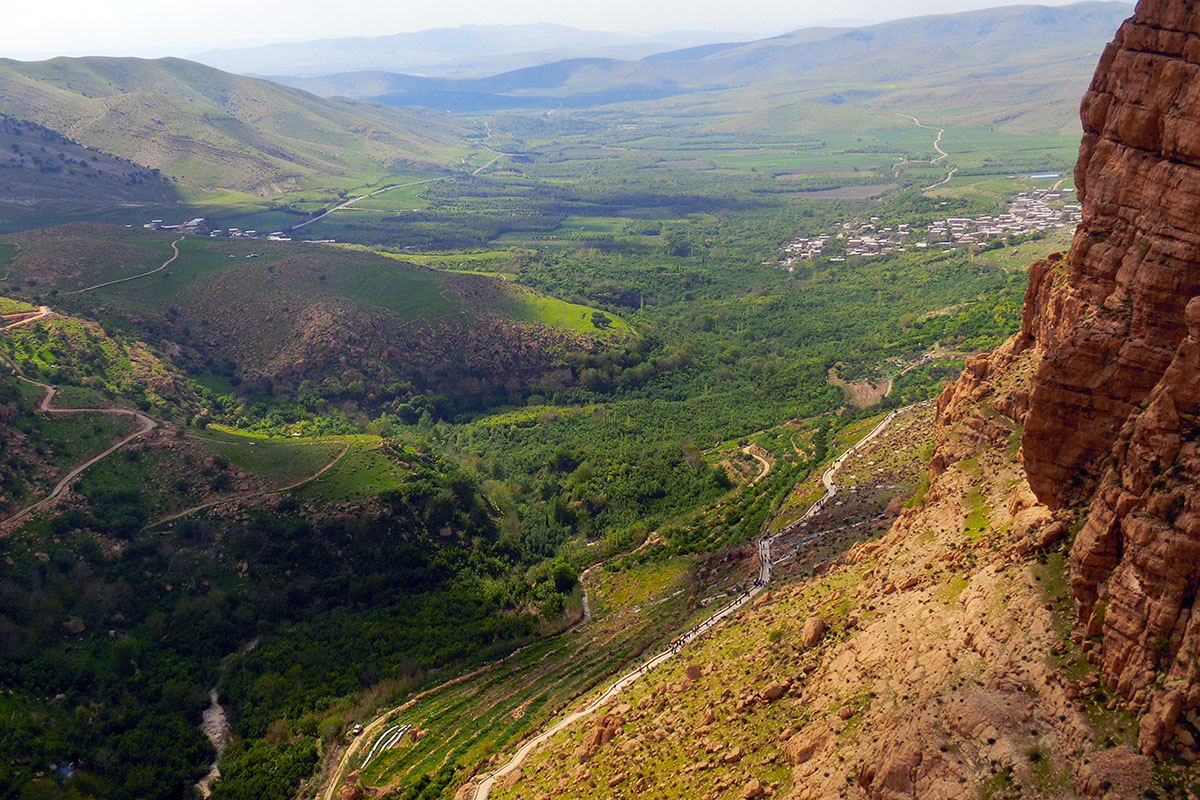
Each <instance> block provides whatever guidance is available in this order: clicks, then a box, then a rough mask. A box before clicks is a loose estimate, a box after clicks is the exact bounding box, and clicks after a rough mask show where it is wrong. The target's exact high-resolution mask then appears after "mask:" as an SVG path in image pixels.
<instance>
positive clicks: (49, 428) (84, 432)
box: [36, 414, 137, 470]
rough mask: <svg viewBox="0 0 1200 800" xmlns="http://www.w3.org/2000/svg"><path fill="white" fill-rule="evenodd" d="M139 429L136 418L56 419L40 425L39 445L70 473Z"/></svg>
mask: <svg viewBox="0 0 1200 800" xmlns="http://www.w3.org/2000/svg"><path fill="white" fill-rule="evenodd" d="M136 427H137V423H136V422H135V421H134V419H133V418H132V417H128V416H125V415H116V414H69V415H58V414H56V415H54V416H49V417H47V418H45V419H42V420H40V421H39V422H38V424H37V433H36V441H37V443H38V445H39V446H42V447H45V448H47V449H48V451H49V453H48V455H49V456H50V463H51V464H53V465H54V466H55V467H58V468H59V469H63V470H66V469H69V468H70V467H73V466H74V465H76V464H78V463H80V462H81V461H84V460H86V459H88V458H89V457H91V456H93V455H95V454H96V453H99V452H101V451H102V450H104V449H106V448H107V447H109V446H110V445H111V444H112V442H113V440H114V439H117V438H119V437H121V436H124V435H125V434H127V433H130V432H131V431H133V430H134V428H136Z"/></svg>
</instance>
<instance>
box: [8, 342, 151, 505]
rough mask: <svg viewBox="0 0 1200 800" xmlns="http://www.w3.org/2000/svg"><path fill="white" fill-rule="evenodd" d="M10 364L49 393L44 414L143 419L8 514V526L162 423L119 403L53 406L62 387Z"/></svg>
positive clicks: (41, 404) (20, 377)
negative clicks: (37, 497)
mask: <svg viewBox="0 0 1200 800" xmlns="http://www.w3.org/2000/svg"><path fill="white" fill-rule="evenodd" d="M8 366H9V367H10V368H11V369H12V370H13V373H14V374H15V375H16V377H17V380H21V381H24V382H25V383H28V384H31V385H33V386H38V387H40V388H41V389H42V390H43V391H45V395H43V396H42V399H41V400H39V401H38V404H37V406H36V407H35V408H36V410H37V411H38V412H39V413H42V414H110V415H119V416H128V417H133V418H134V419H135V420H137V421H138V423H139V426H138V429H137V430H136V431H134V432H133V433H130V434H128V435H126V436H124V437H122V438H121V439H120V440H119V441H117V443H116V444H113V445H112V446H110V447H109V448H107V449H106V450H104V451H102V452H100V453H97V454H96V455H94V456H92V457H91V458H89V459H88V460H86V461H84V462H82V463H80V464H77V465H75V467H73V468H72V469H71V470H70V471H69V472H68V473H67V474H66V475H64V476H63V477H62V478H60V479H59V481H58V483H56V484H55V485H54V488H53V489H51V490H50V493H49V494H48V495H46V496H45V497H43V498H42V499H41V500H38V501H37V502H36V503H33V504H32V505H28V506H26V507H25V508H23V509H21V510H20V511H18V512H17V513H15V514H13V515H12V516H11V517H8V518H7V519H5V520H3V521H2V522H0V524H2V525H4V526H5V527H8V526H9V525H13V524H16V523H18V522H21V521H22V520H25V519H27V518H28V517H29V516H30V515H32V514H35V513H37V512H38V511H40V510H41V509H42V508H43V507H45V506H46V505H48V504H50V503H52V502H53V501H54V500H56V499H57V498H58V496H59V495H61V494H62V493H63V492H64V491H66V489H67V487H68V486H70V485H71V482H72V481H74V480H75V479H76V478H78V477H79V476H80V475H82V474H83V472H84V470H86V469H87V468H88V467H90V466H92V465H93V464H95V463H96V462H97V461H101V460H103V459H105V458H107V457H108V456H110V455H112V454H113V453H115V452H117V451H118V450H120V449H121V448H122V447H124V446H125V445H127V444H129V443H130V442H132V441H133V440H134V439H137V438H139V437H141V436H145V435H146V434H147V433H149V432H150V431H152V430H154V429H155V428H157V427H158V423H157V422H156V421H154V420H153V419H151V418H150V417H148V416H146V415H145V414H143V413H142V412H140V411H133V410H131V409H128V408H120V407H118V406H104V407H101V408H52V407H51V406H50V401H51V400H53V399H54V395H55V394H56V393H57V392H58V390H57V389H56V388H54V387H53V386H51V385H50V384H47V383H42V382H41V381H35V380H33V379H31V378H26V377H25V376H24V375H22V374H21V373H20V372H19V371H18V370H17V369H16V367H15V366H14V365H13V364H12V363H9V364H8Z"/></svg>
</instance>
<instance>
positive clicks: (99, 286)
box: [42, 236, 183, 308]
mask: <svg viewBox="0 0 1200 800" xmlns="http://www.w3.org/2000/svg"><path fill="white" fill-rule="evenodd" d="M182 241H183V237H182V236H181V237H179V238H178V239H176V240H175V241H173V242H171V250H172V252H174V255H173V256H171V257H170V258H168V259H167V260H166V261H164V262H163V263H162V264H160V265H158V266H157V267H155V268H154V269H152V270H150V271H149V272H143V273H142V274H140V275H130V276H129V277H128V278H117V279H116V280H115V281H105V282H104V283H97V284H96V285H95V286H87V287H84V288H83V289H76V290H75V291H73V292H65V294H83V293H84V292H90V291H92V290H93V289H103V288H104V287H105V286H112V285H114V284H117V283H125V282H126V281H136V280H137V279H138V278H144V277H146V276H147V275H153V274H154V273H156V272H162V271H163V270H164V269H166V268H167V266H168V265H169V264H170V263H171V262H172V261H174V260H175V259H177V258H179V246H178V245H179V243H180V242H182ZM42 307H43V308H45V306H42Z"/></svg>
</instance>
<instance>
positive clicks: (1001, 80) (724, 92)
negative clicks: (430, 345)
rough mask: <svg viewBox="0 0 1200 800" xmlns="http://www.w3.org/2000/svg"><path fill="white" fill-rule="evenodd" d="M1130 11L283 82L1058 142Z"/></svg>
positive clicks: (818, 32) (882, 27)
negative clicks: (953, 130)
mask: <svg viewBox="0 0 1200 800" xmlns="http://www.w3.org/2000/svg"><path fill="white" fill-rule="evenodd" d="M1128 13H1129V6H1128V5H1127V4H1125V3H1120V2H1087V3H1079V4H1076V5H1070V6H1055V7H1045V6H1032V5H1031V6H1007V7H1001V8H994V9H986V10H983V11H971V12H966V13H960V14H948V15H940V16H930V17H917V18H912V19H904V20H899V21H895V22H888V23H882V24H878V25H871V26H867V27H862V28H806V29H801V30H799V31H796V32H794V33H790V34H785V35H783V36H777V37H773V38H770V39H763V40H759V41H751V42H730V43H720V44H706V45H702V46H698V47H693V48H687V49H682V50H673V51H668V52H664V53H658V54H654V55H650V56H647V57H645V58H642V59H640V60H636V61H627V60H618V59H613V58H574V59H569V60H563V61H559V62H555V63H549V64H544V65H537V66H530V67H526V68H523V69H519V70H515V71H510V72H506V73H503V74H500V75H494V76H491V77H485V78H473V79H451V78H436V77H435V78H422V77H416V76H411V75H386V74H380V73H378V72H377V71H376V72H363V73H351V74H340V75H331V76H326V77H321V78H307V79H291V78H280V79H279V80H282V81H285V82H287V83H289V84H291V85H294V86H301V87H304V88H306V89H309V90H311V91H315V92H317V93H320V94H329V93H338V94H343V95H348V96H353V97H370V98H373V99H375V100H378V101H379V102H382V103H388V104H392V105H398V106H409V105H424V106H428V107H430V108H446V109H452V110H455V111H462V112H480V111H487V110H497V109H509V108H529V109H538V108H541V109H544V108H559V107H563V108H594V107H598V106H605V105H609V104H613V103H626V102H632V101H645V100H661V99H662V98H671V97H673V98H677V99H676V100H675V101H674V102H673V103H672V105H673V106H676V107H691V108H693V109H694V110H698V111H702V112H706V111H711V110H712V109H713V108H714V107H723V106H725V105H726V104H735V103H738V102H739V101H740V103H741V104H742V110H743V112H744V111H745V110H746V109H745V104H746V103H747V102H749V103H751V104H752V106H751V107H752V108H755V109H757V108H761V107H781V106H784V105H786V104H789V103H795V102H798V101H800V102H809V103H817V104H824V105H826V106H839V105H843V104H850V105H856V106H865V107H868V108H873V109H891V108H901V107H918V108H920V107H927V108H939V109H947V110H953V112H954V113H955V114H957V115H964V114H970V113H972V112H974V111H979V112H981V113H986V111H985V109H987V108H1003V109H1004V114H1005V115H1006V117H1005V119H1003V120H997V121H998V122H1000V123H1003V124H1005V125H1007V126H1009V127H1011V128H1014V129H1023V130H1042V131H1054V130H1059V129H1063V128H1066V127H1068V126H1069V127H1070V128H1071V129H1074V125H1073V124H1071V123H1070V121H1069V117H1070V111H1069V106H1070V105H1072V104H1073V103H1074V100H1075V98H1076V97H1078V96H1079V93H1080V92H1081V91H1082V90H1083V87H1084V86H1085V85H1086V82H1087V76H1088V74H1089V73H1090V71H1091V66H1092V65H1093V64H1094V63H1095V59H1096V56H1097V54H1098V53H1099V51H1100V49H1101V47H1102V46H1103V44H1104V42H1105V41H1106V40H1107V38H1108V36H1109V34H1110V33H1111V31H1112V30H1113V29H1114V28H1115V27H1116V26H1117V25H1118V24H1119V23H1120V21H1121V20H1122V19H1124V18H1125V16H1127V15H1128ZM660 106H661V104H660ZM1020 118H1024V120H1023V121H1022V120H1021V119H1020ZM976 121H978V120H976Z"/></svg>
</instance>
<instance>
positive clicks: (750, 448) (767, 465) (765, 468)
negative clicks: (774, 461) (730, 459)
mask: <svg viewBox="0 0 1200 800" xmlns="http://www.w3.org/2000/svg"><path fill="white" fill-rule="evenodd" d="M742 453H743V454H745V455H748V456H750V457H751V458H753V459H754V460H755V461H757V462H758V463H759V464H762V472H760V473H758V475H756V476H754V479H753V480H752V481H750V485H751V486H753V485H754V484H756V483H758V482H759V481H761V480H762V479H763V478H765V477H767V475H768V474H769V473H770V472H771V462H770V461H767V460H766V459H765V458H763V457H762V456H761V455H759V454H758V452H757V448H755V446H754V445H752V444H748V445H746V446H745V447H743V448H742Z"/></svg>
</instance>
